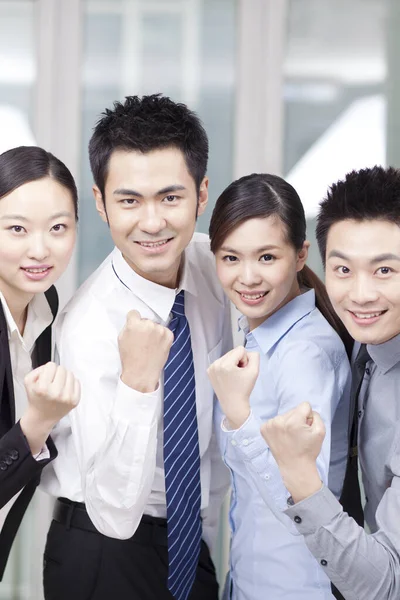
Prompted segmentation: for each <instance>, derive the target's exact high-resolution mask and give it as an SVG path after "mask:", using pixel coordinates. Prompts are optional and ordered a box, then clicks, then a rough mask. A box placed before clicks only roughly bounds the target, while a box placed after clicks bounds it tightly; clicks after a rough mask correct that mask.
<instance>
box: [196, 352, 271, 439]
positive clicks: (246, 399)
mask: <svg viewBox="0 0 400 600" xmlns="http://www.w3.org/2000/svg"><path fill="white" fill-rule="evenodd" d="M259 368H260V355H259V354H258V352H247V350H246V349H245V348H244V347H243V346H238V347H237V348H234V349H233V350H231V351H230V352H228V353H227V354H225V356H222V357H221V358H219V359H218V360H216V361H215V362H214V363H213V364H212V365H211V366H210V367H209V369H208V371H207V373H208V376H209V378H210V381H211V383H212V386H213V388H214V391H215V393H216V396H217V398H218V400H219V403H220V405H221V408H222V411H223V413H224V414H225V416H226V418H227V419H228V421H229V424H230V426H231V428H232V429H239V427H241V426H242V425H243V423H244V422H245V421H246V420H247V418H248V416H249V414H250V394H251V392H252V391H253V388H254V385H255V383H256V381H257V377H258V372H259Z"/></svg>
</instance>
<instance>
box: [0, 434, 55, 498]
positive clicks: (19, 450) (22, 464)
mask: <svg viewBox="0 0 400 600" xmlns="http://www.w3.org/2000/svg"><path fill="white" fill-rule="evenodd" d="M48 449H49V458H47V459H44V460H40V461H37V460H35V459H34V458H33V456H32V452H31V449H30V447H29V444H28V442H27V440H26V438H25V435H24V433H23V431H22V429H21V427H20V422H18V423H16V424H15V425H14V426H13V427H12V429H10V430H9V431H8V432H7V433H6V434H5V435H4V436H3V437H2V438H1V439H0V456H1V457H2V461H3V462H4V465H3V467H4V468H3V469H2V470H0V508H2V507H3V506H4V505H5V504H7V502H8V501H9V500H10V499H11V498H12V497H13V496H15V494H17V493H18V492H19V491H20V490H21V489H22V488H23V487H25V485H27V484H28V483H29V482H30V481H31V480H32V479H35V478H37V477H39V475H40V473H41V471H42V469H43V467H44V466H45V465H47V464H48V463H49V462H50V460H53V459H54V458H55V457H56V456H57V451H56V449H55V446H54V444H53V443H52V441H51V439H49V440H48ZM6 460H7V462H6Z"/></svg>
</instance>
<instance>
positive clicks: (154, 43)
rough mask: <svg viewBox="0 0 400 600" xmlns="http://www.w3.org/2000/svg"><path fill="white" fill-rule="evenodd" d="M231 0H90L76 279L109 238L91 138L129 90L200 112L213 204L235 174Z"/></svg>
mask: <svg viewBox="0 0 400 600" xmlns="http://www.w3.org/2000/svg"><path fill="white" fill-rule="evenodd" d="M235 15H236V2H235V1H234V0H162V1H160V0H129V1H124V0H115V1H113V2H109V1H102V0H86V2H85V34H84V45H85V50H84V67H83V114H82V131H83V133H82V165H83V167H82V172H81V213H80V246H79V279H80V281H83V280H84V279H85V278H86V277H87V276H88V275H89V274H90V273H91V272H92V271H93V270H94V269H95V268H96V267H97V266H98V265H99V264H100V262H101V260H102V259H103V258H104V257H105V256H106V255H107V254H108V252H109V251H110V249H111V247H112V242H111V239H110V236H109V234H108V231H107V228H106V226H105V225H104V223H102V221H101V220H100V219H99V217H98V216H97V214H96V211H95V206H94V200H93V198H92V194H91V187H92V176H91V173H90V169H89V163H88V157H87V145H88V142H89V139H90V135H91V132H92V128H93V126H94V123H95V122H96V120H97V119H98V117H99V115H100V113H101V112H102V111H103V110H104V109H105V108H106V107H110V106H112V103H113V102H114V101H115V100H122V99H123V98H124V96H126V95H132V94H138V95H142V94H151V93H157V92H162V93H163V94H166V95H169V96H170V97H171V98H172V99H173V100H176V101H181V102H186V103H187V104H188V105H189V106H190V108H192V109H193V110H195V111H196V112H198V114H199V115H200V117H201V118H202V120H203V122H204V125H205V127H206V129H207V131H208V133H209V137H210V162H209V170H208V174H209V177H210V206H209V207H208V210H207V212H206V214H205V215H203V216H202V217H200V219H199V222H198V229H199V230H200V231H207V229H208V221H209V217H210V213H211V210H212V207H213V204H214V202H215V199H216V197H217V195H218V194H219V193H220V192H221V191H222V189H223V188H224V187H225V186H226V185H227V184H228V183H229V182H230V181H231V179H232V145H233V144H232V139H233V110H234V87H235Z"/></svg>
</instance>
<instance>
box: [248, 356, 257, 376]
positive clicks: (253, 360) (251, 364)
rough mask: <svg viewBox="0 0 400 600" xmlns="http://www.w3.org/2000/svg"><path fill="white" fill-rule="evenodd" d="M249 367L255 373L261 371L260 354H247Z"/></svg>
mask: <svg viewBox="0 0 400 600" xmlns="http://www.w3.org/2000/svg"><path fill="white" fill-rule="evenodd" d="M247 363H248V364H247V367H248V368H250V369H251V370H252V371H253V372H254V373H257V374H258V372H259V370H260V354H259V353H258V352H247Z"/></svg>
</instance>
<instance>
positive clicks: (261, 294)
mask: <svg viewBox="0 0 400 600" xmlns="http://www.w3.org/2000/svg"><path fill="white" fill-rule="evenodd" d="M238 294H239V296H241V297H242V298H244V299H245V300H259V299H260V298H264V296H266V295H267V294H268V292H257V293H253V294H251V293H250V294H249V293H244V292H238Z"/></svg>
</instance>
